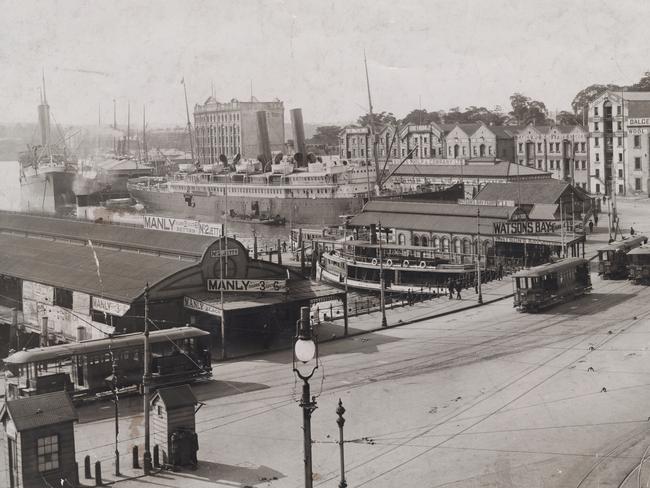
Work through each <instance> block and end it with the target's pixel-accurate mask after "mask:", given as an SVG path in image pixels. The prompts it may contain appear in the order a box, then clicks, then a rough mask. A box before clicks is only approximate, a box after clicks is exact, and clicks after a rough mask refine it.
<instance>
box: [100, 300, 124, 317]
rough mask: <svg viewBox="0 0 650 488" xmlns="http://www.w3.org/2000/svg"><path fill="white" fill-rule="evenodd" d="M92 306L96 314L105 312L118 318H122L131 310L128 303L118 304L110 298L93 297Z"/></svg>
mask: <svg viewBox="0 0 650 488" xmlns="http://www.w3.org/2000/svg"><path fill="white" fill-rule="evenodd" d="M92 304H93V310H95V311H96V312H105V313H109V314H111V315H116V316H118V317H122V316H123V315H124V314H125V313H126V312H128V310H129V308H131V305H129V304H128V303H121V302H116V301H114V300H109V299H108V298H100V297H93V299H92Z"/></svg>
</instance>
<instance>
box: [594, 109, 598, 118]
mask: <svg viewBox="0 0 650 488" xmlns="http://www.w3.org/2000/svg"><path fill="white" fill-rule="evenodd" d="M594 115H595V116H596V117H598V107H594Z"/></svg>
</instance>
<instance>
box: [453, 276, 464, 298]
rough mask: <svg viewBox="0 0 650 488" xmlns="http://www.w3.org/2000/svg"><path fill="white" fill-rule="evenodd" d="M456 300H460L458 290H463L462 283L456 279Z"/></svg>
mask: <svg viewBox="0 0 650 488" xmlns="http://www.w3.org/2000/svg"><path fill="white" fill-rule="evenodd" d="M455 288H456V300H460V298H461V297H460V292H461V291H462V290H463V285H462V284H461V282H460V281H459V280H457V281H456V286H455Z"/></svg>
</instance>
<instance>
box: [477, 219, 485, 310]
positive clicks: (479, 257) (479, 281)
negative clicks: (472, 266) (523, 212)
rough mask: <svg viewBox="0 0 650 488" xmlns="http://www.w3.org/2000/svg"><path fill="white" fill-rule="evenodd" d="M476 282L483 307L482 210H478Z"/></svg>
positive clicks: (479, 299) (480, 303) (479, 301)
mask: <svg viewBox="0 0 650 488" xmlns="http://www.w3.org/2000/svg"><path fill="white" fill-rule="evenodd" d="M486 259H487V258H486ZM486 262H487V261H486ZM476 281H477V286H478V304H479V305H483V291H482V290H481V209H476Z"/></svg>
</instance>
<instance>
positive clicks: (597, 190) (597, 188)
mask: <svg viewBox="0 0 650 488" xmlns="http://www.w3.org/2000/svg"><path fill="white" fill-rule="evenodd" d="M596 193H600V183H596Z"/></svg>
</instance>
